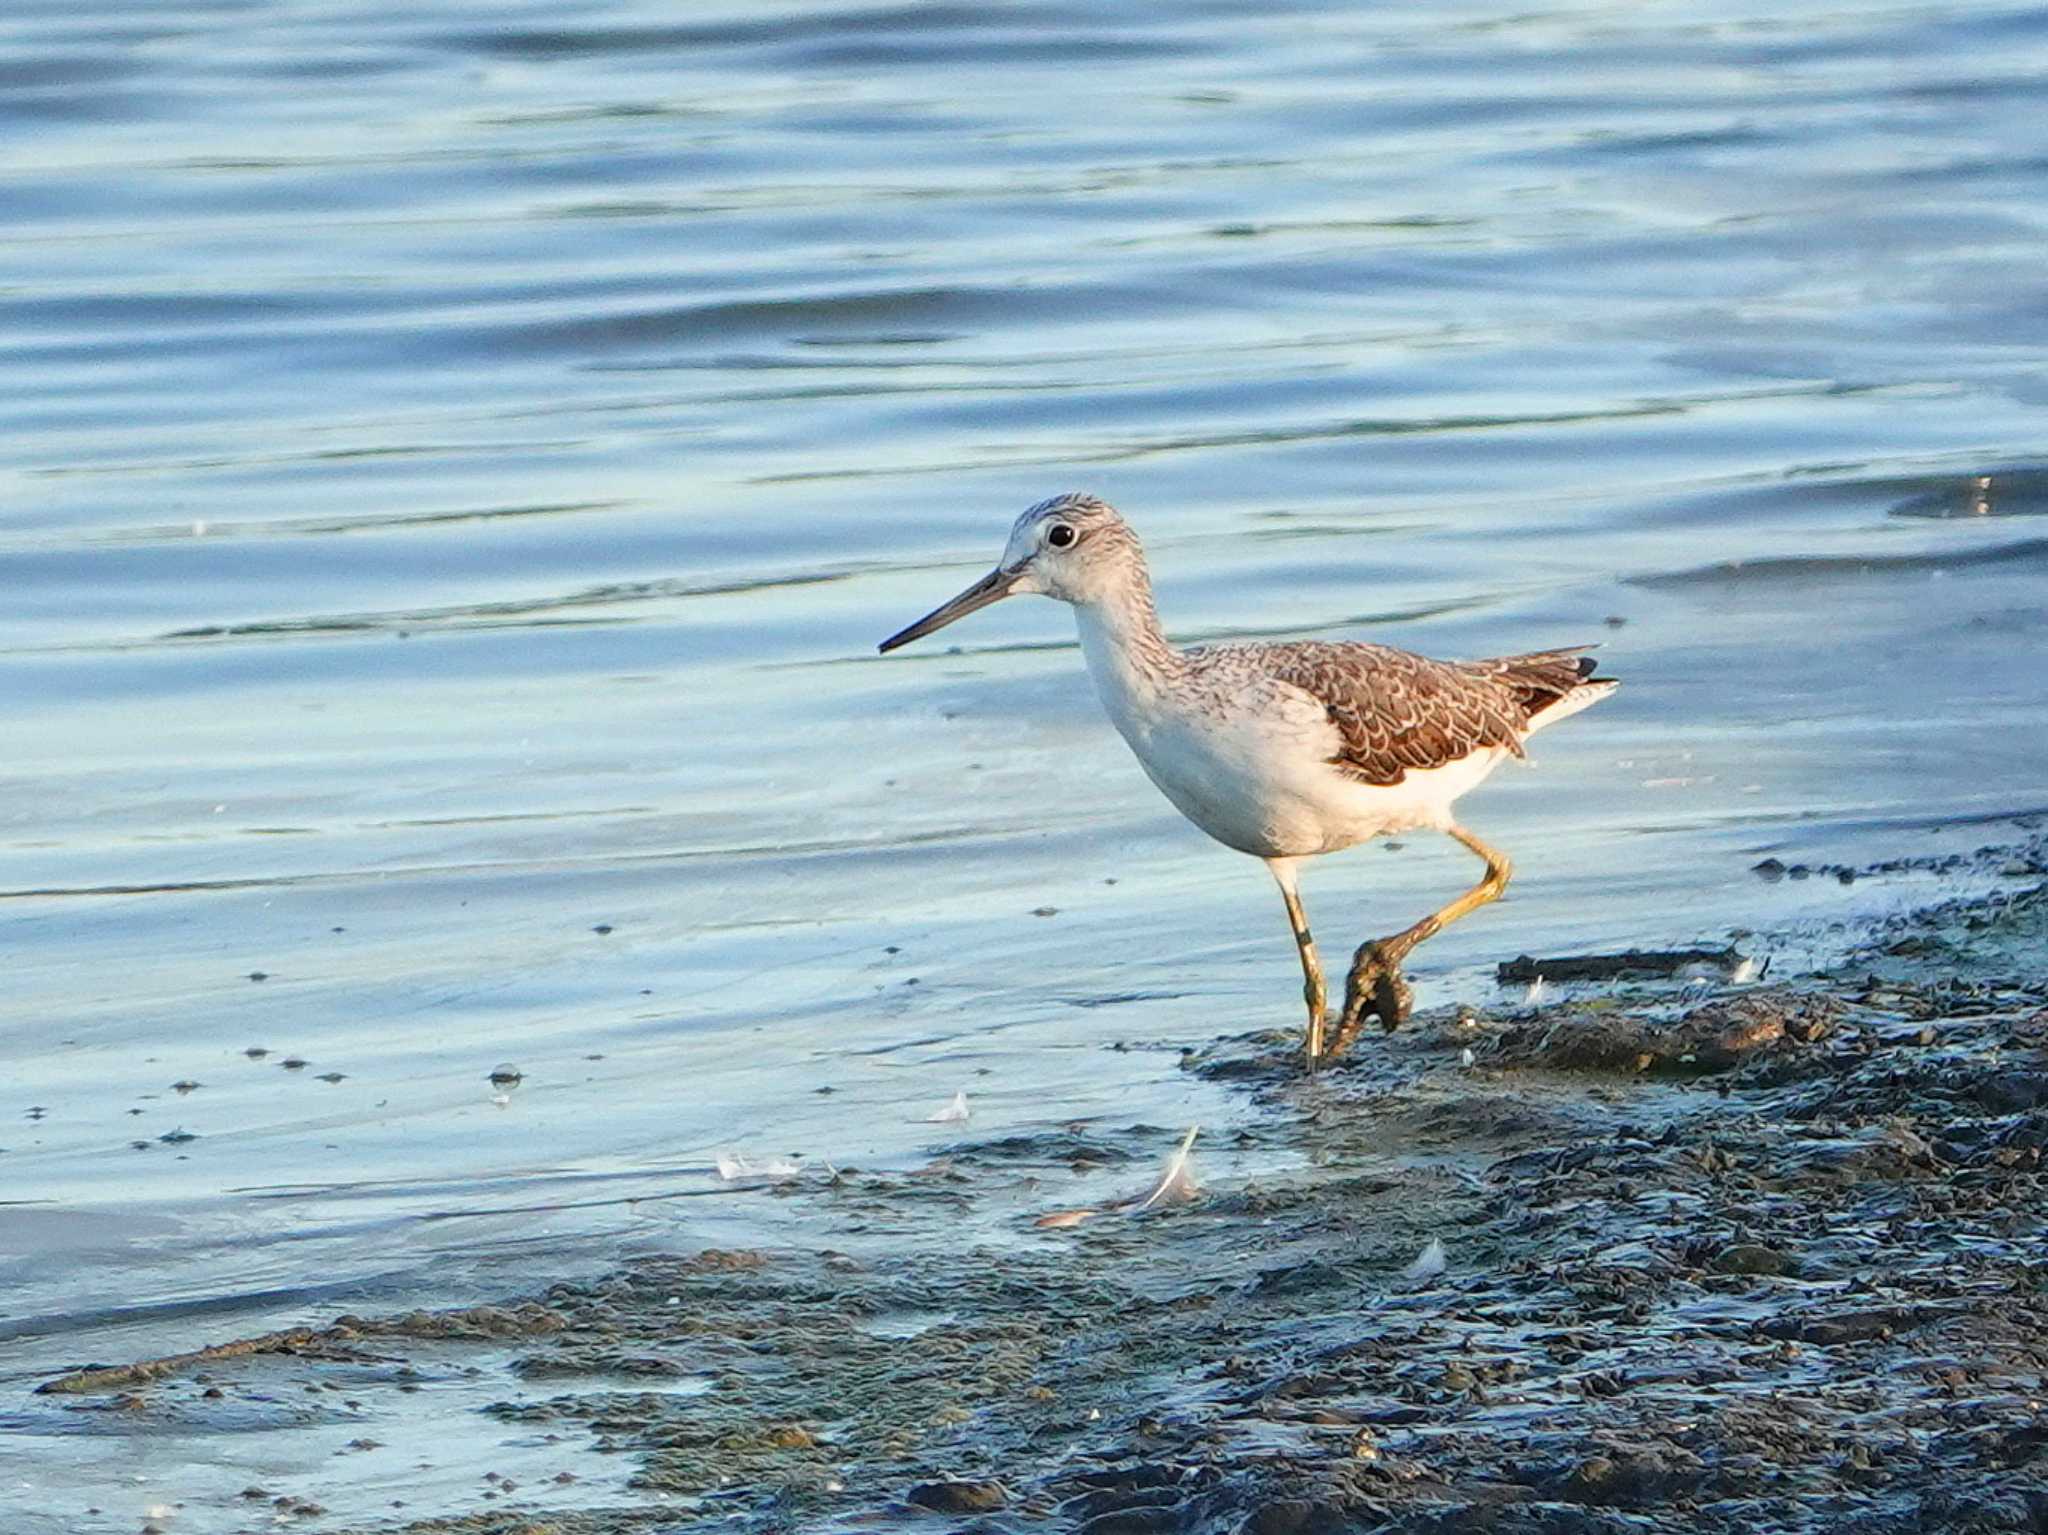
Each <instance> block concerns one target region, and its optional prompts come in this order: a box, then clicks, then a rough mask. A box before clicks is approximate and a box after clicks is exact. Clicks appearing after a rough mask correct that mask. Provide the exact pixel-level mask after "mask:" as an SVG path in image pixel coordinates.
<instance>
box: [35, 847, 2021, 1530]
mask: <svg viewBox="0 0 2048 1535" xmlns="http://www.w3.org/2000/svg"><path fill="white" fill-rule="evenodd" d="M2044 941H2048V887H2040V886H2034V887H2028V888H2025V889H2018V890H2012V891H2008V892H2007V893H2006V894H2004V895H2002V896H2000V897H1998V898H1996V899H1995V900H1991V901H1977V902H1971V903H1959V904H1957V905H1955V906H1952V907H1946V908H1941V909H1938V910H1936V911H1934V912H1931V913H1925V914H1922V915H1921V916H1920V917H1919V918H1916V919H1914V921H1913V922H1911V923H1910V924H1906V923H1902V924H1900V925H1899V926H1898V927H1897V929H1896V930H1891V931H1886V932H1884V933H1880V934H1879V935H1877V937H1876V938H1875V940H1874V941H1873V943H1872V945H1871V947H1870V950H1869V952H1868V953H1867V954H1866V955H1864V956H1861V957H1859V959H1858V961H1857V962H1856V963H1855V964H1853V965H1851V966H1848V967H1845V968H1844V969H1843V970H1842V971H1841V972H1840V973H1837V974H1833V975H1819V976H1812V977H1806V978H1803V979H1801V980H1799V981H1798V982H1796V983H1788V984H1774V985H1759V986H1751V987H1748V988H1745V989H1737V988H1732V987H1728V986H1725V985H1720V984H1718V983H1716V984H1703V983H1699V982H1695V983H1693V984H1691V985H1690V986H1676V985H1674V986H1671V987H1665V988H1662V989H1657V988H1637V989H1634V990H1626V991H1613V992H1608V993H1606V994H1603V995H1599V996H1593V997H1580V998H1576V999H1572V1000H1568V1001H1565V1002H1561V1003H1557V1004H1555V1005H1551V1006H1537V1007H1519V1008H1504V1009H1502V1010H1500V1011H1499V1012H1498V1014H1496V1015H1489V1014H1487V1013H1484V1012H1475V1011H1473V1010H1471V1009H1459V1010H1445V1011H1442V1012H1439V1013H1437V1014H1434V1015H1428V1016H1425V1017H1424V1018H1422V1019H1421V1020H1420V1021H1419V1022H1418V1023H1417V1024H1416V1025H1415V1026H1414V1027H1412V1028H1410V1029H1409V1030H1407V1031H1404V1032H1403V1033H1401V1034H1398V1035H1395V1036H1392V1037H1390V1038H1370V1039H1366V1040H1364V1041H1362V1042H1361V1044H1360V1046H1359V1047H1358V1049H1357V1051H1356V1052H1355V1055H1354V1057H1353V1058H1352V1059H1350V1060H1348V1061H1347V1062H1345V1063H1343V1064H1341V1065H1339V1066H1338V1067H1337V1068H1335V1069H1332V1070H1329V1071H1326V1072H1325V1073H1323V1074H1322V1075H1321V1076H1319V1077H1317V1078H1315V1079H1313V1080H1307V1079H1304V1078H1302V1077H1301V1076H1300V1075H1299V1073H1298V1071H1297V1070H1296V1067H1295V1064H1294V1062H1293V1060H1292V1059H1291V1056H1290V1054H1289V1052H1290V1050H1291V1048H1292V1046H1293V1044H1294V1041H1293V1040H1292V1039H1291V1038H1290V1037H1286V1036H1281V1035H1278V1034H1273V1035H1264V1034H1261V1035H1252V1036H1246V1037H1240V1038H1232V1039H1227V1040H1223V1041H1219V1042H1218V1043H1216V1044H1215V1045H1214V1046H1213V1047H1211V1048H1209V1049H1207V1050H1204V1051H1200V1052H1197V1053H1194V1054H1191V1055H1189V1056H1188V1057H1186V1059H1185V1061H1184V1063H1183V1068H1184V1069H1185V1070H1187V1071H1190V1072H1195V1073H1202V1074H1204V1075H1206V1076H1208V1077H1211V1078H1216V1079H1221V1080H1226V1081H1229V1082H1232V1083H1234V1084H1236V1085H1237V1086H1238V1087H1239V1088H1240V1090H1241V1091H1242V1092H1243V1093H1245V1094H1246V1095H1247V1096H1248V1098H1250V1099H1251V1100H1252V1102H1253V1103H1254V1105H1255V1107H1256V1110H1257V1112H1255V1113H1254V1114H1252V1115H1251V1116H1250V1117H1249V1118H1248V1120H1247V1122H1246V1124H1245V1126H1244V1127H1243V1128H1241V1129H1237V1130H1234V1131H1231V1132H1226V1133H1220V1134H1217V1135H1215V1136H1212V1137H1210V1138H1209V1140H1208V1141H1206V1142H1205V1143H1204V1144H1202V1145H1200V1146H1198V1147H1197V1156H1198V1158H1199V1159H1202V1160H1204V1161H1205V1162H1206V1171H1207V1175H1208V1181H1207V1183H1206V1184H1205V1185H1204V1186H1200V1187H1195V1188H1183V1187H1177V1188H1176V1189H1175V1191H1174V1193H1175V1197H1174V1198H1172V1199H1162V1200H1160V1201H1158V1202H1156V1203H1154V1204H1153V1205H1151V1206H1150V1207H1147V1208H1144V1209H1143V1210H1142V1212H1139V1213H1132V1212H1133V1210H1134V1209H1135V1206H1132V1205H1130V1204H1129V1203H1126V1205H1125V1206H1124V1207H1123V1208H1121V1209H1106V1210H1104V1211H1103V1213H1101V1214H1100V1215H1098V1216H1096V1217H1095V1218H1092V1219H1088V1220H1084V1221H1075V1222H1073V1223H1071V1224H1062V1225H1061V1226H1060V1227H1059V1228H1058V1229H1045V1228H1044V1227H1043V1226H1042V1225H1041V1224H1040V1223H1041V1221H1042V1220H1043V1219H1044V1217H1045V1216H1046V1214H1047V1213H1048V1212H1057V1211H1064V1210H1068V1209H1069V1208H1070V1207H1073V1206H1075V1205H1076V1204H1077V1203H1083V1204H1085V1203H1088V1202H1090V1199H1091V1192H1090V1191H1094V1190H1099V1189H1102V1188H1107V1187H1111V1186H1117V1185H1120V1184H1135V1185H1139V1186H1143V1185H1145V1184H1147V1183H1148V1182H1149V1181H1150V1180H1151V1179H1152V1178H1153V1176H1154V1175H1155V1173H1156V1169H1157V1158H1158V1155H1159V1153H1160V1151H1161V1150H1162V1149H1170V1148H1171V1147H1172V1146H1173V1144H1174V1143H1175V1142H1176V1140H1177V1139H1178V1138H1179V1130H1178V1127H1168V1126H1152V1125H1111V1124H1104V1123H1090V1124H1070V1125H1052V1126H1049V1127H1048V1128H1047V1129H1046V1130H1045V1131H1044V1132H1043V1133H1038V1134H1027V1135H1017V1136H1010V1137H1007V1138H1004V1139H1001V1140H980V1141H977V1140H975V1139H974V1138H972V1137H967V1138H965V1139H964V1140H963V1141H962V1142H961V1143H960V1144H958V1145H957V1146H955V1147H954V1148H953V1149H952V1150H951V1151H950V1152H949V1153H948V1154H946V1155H945V1156H943V1157H939V1158H936V1159H934V1160H933V1161H932V1162H930V1163H929V1164H927V1165H924V1166H921V1167H916V1168H912V1169H907V1170H891V1171H887V1172H876V1171H862V1170H858V1169H841V1170H839V1171H838V1172H836V1173H834V1174H831V1175H829V1176H826V1175H821V1176H818V1177H816V1178H814V1179H811V1180H810V1181H808V1182H802V1181H800V1182H794V1183H792V1184H790V1185H788V1186H786V1188H785V1189H784V1190H783V1191H782V1192H783V1194H784V1197H788V1198H793V1199H801V1200H804V1201H808V1202H811V1203H812V1204H813V1205H814V1206H815V1208H816V1212H817V1215H818V1220H819V1229H820V1230H821V1231H826V1232H829V1233H830V1235H829V1237H828V1238H826V1239H824V1240H821V1241H820V1242H818V1243H817V1244H815V1245H811V1246H804V1247H790V1246H783V1247H777V1248H774V1249H766V1250H744V1251H741V1250H730V1249H724V1250H720V1249H710V1250H698V1251H677V1252H672V1253H665V1254H660V1255H650V1256H644V1257H640V1258H637V1259H634V1260H633V1261H630V1262H626V1263H623V1264H622V1265H621V1266H620V1267H618V1268H617V1269H616V1270H615V1271H613V1272H611V1273H609V1274H607V1275H605V1276H603V1277H601V1278H599V1279H596V1280H594V1281H589V1282H579V1283H562V1284H554V1285H541V1286H537V1287H536V1289H535V1292H534V1293H532V1294H530V1295H527V1296H523V1297H507V1300H506V1304H505V1306H504V1307H503V1308H501V1309H495V1310H487V1311H485V1312H482V1313H478V1312H468V1313H450V1314H449V1320H448V1322H447V1323H446V1325H437V1324H435V1323H434V1322H433V1320H432V1319H431V1318H426V1317H420V1316H410V1317H403V1318H397V1319H393V1320H391V1321H387V1322H383V1323H378V1322H374V1321H364V1320H362V1319H359V1318H355V1319H348V1320H347V1321H345V1322H343V1323H340V1324H337V1325H336V1326H335V1327H333V1328H330V1329H327V1330H325V1331H319V1332H308V1333H306V1334H304V1335H272V1336H271V1337H270V1338H269V1339H267V1340H260V1341H262V1342H263V1343H264V1346H263V1347H261V1348H256V1349H250V1350H246V1351H244V1356H243V1357H239V1358H229V1357H228V1356H225V1355H219V1354H215V1355H209V1356H207V1357H204V1358H192V1359H185V1360H178V1361H172V1362H170V1363H169V1364H168V1365H167V1366H165V1367H162V1368H152V1367H138V1368H132V1369H128V1370H125V1371H123V1370H115V1371H113V1372H111V1373H108V1374H103V1375H101V1376H98V1377H91V1378H82V1379H78V1380H72V1381H68V1382H53V1383H51V1384H52V1385H54V1386H57V1387H58V1388H60V1389H61V1390H68V1391H83V1392H86V1393H95V1392H96V1393H99V1394H100V1396H99V1399H100V1400H102V1401H104V1400H106V1399H107V1397H108V1394H109V1393H114V1394H116V1395H115V1396H114V1397H113V1399H114V1400H117V1401H121V1402H125V1403H127V1404H129V1405H128V1407H127V1409H126V1410H130V1411H136V1410H149V1403H148V1402H147V1401H146V1400H145V1399H146V1398H147V1397H150V1396H156V1397H157V1398H158V1399H159V1409H160V1408H161V1399H162V1398H163V1397H164V1396H166V1395H168V1396H172V1397H178V1398H184V1397H191V1398H195V1399H196V1398H198V1397H199V1396H200V1395H201V1394H202V1393H205V1392H212V1393H214V1394H215V1395H216V1397H224V1398H226V1399H228V1400H232V1399H233V1398H234V1397H235V1396H236V1395H238V1394H251V1393H254V1394H261V1393H264V1392H272V1393H274V1392H276V1391H278V1390H280V1389H282V1388H285V1387H291V1388H293V1389H296V1387H297V1385H299V1384H304V1383H306V1382H312V1383H314V1384H316V1385H317V1384H318V1382H319V1380H320V1377H321V1375H322V1373H323V1372H326V1371H338V1370H350V1371H352V1372H353V1374H352V1376H351V1379H352V1382H353V1384H352V1385H351V1387H350V1395H351V1398H352V1400H351V1406H352V1407H356V1408H358V1409H359V1410H360V1411H362V1412H363V1413H364V1415H365V1416H366V1418H372V1419H374V1418H376V1417H378V1416H379V1415H380V1414H381V1415H384V1416H385V1417H386V1418H387V1420H398V1421H399V1422H400V1423H402V1418H403V1411H404V1409H403V1408H401V1407H400V1406H399V1405H398V1400H397V1398H396V1397H395V1395H394V1388H397V1389H414V1390H418V1389H420V1388H421V1387H423V1386H424V1387H425V1389H426V1390H427V1392H428V1393H431V1389H432V1384H433V1381H434V1380H435V1378H436V1376H437V1372H439V1371H445V1370H449V1369H455V1368H460V1369H464V1370H468V1371H470V1372H472V1373H474V1372H475V1371H477V1370H482V1371H484V1372H485V1373H486V1374H490V1373H493V1372H495V1373H496V1374H497V1375H498V1377H499V1378H500V1379H501V1380H502V1382H503V1384H504V1391H503V1394H502V1397H501V1398H500V1399H498V1400H497V1401H495V1402H494V1403H493V1404H492V1405H490V1406H489V1407H488V1408H487V1409H485V1411H486V1413H487V1415H488V1416H489V1417H490V1418H492V1419H493V1420H495V1421H496V1423H497V1424H498V1425H499V1427H500V1428H501V1429H502V1431H503V1434H504V1440H503V1442H504V1443H506V1444H508V1445H509V1444H515V1443H516V1444H521V1445H525V1446H527V1447H528V1449H529V1451H530V1450H531V1449H532V1447H534V1446H545V1447H547V1453H550V1454H556V1455H559V1457H560V1459H561V1463H562V1467H563V1469H562V1470H561V1472H560V1473H559V1474H558V1475H557V1476H556V1478H555V1479H554V1480H553V1482H552V1483H551V1484H550V1488H549V1491H550V1496H549V1497H548V1498H547V1499H546V1500H545V1502H544V1503H543V1502H541V1501H538V1500H536V1499H535V1498H534V1497H533V1496H532V1494H531V1492H530V1491H529V1490H528V1489H526V1488H522V1487H521V1486H519V1485H518V1484H515V1483H513V1482H511V1481H509V1480H505V1481H502V1482H501V1481H492V1482H491V1483H490V1485H489V1486H488V1488H487V1489H486V1492H485V1493H483V1494H480V1495H479V1501H478V1502H477V1503H476V1504H475V1505H474V1506H473V1507H471V1508H469V1509H467V1510H464V1511H460V1512H456V1513H452V1514H446V1515H437V1516H435V1517H430V1518H424V1519H418V1518H409V1517H408V1516H407V1515H405V1514H404V1513H402V1512H398V1511H394V1512H393V1513H392V1514H391V1516H390V1517H388V1518H385V1519H384V1520H383V1521H382V1522H377V1523H363V1522H362V1521H361V1520H356V1521H355V1522H354V1523H352V1524H350V1525H349V1527H350V1528H353V1529H361V1530H365V1531H367V1530H371V1529H374V1530H376V1531H378V1532H379V1535H393V1532H397V1531H407V1532H411V1535H430V1532H432V1535H441V1532H449V1535H453V1532H458V1531H460V1532H470V1535H484V1532H489V1535H514V1532H522V1535H541V1532H543V1531H545V1532H552V1535H597V1532H605V1531H641V1530H663V1529H683V1528H712V1527H716V1528H720V1529H733V1530H741V1531H755V1530H758V1531H770V1530H816V1531H833V1530H850V1529H856V1528H862V1529H873V1528H885V1527H886V1528H900V1527H916V1528H926V1527H928V1528H931V1529H933V1530H946V1531H954V1530H962V1531H968V1530H971V1531H985V1532H998V1531H1027V1530H1047V1529H1050V1530H1077V1531H1086V1532H1089V1535H1151V1532H1160V1535H1165V1532H1212V1531H1213V1532H1219V1535H1222V1532H1239V1531H1244V1532H1255V1535H1280V1532H1287V1531H1352V1530H1355V1531H1389V1532H1393V1531H1400V1532H1444V1535H1450V1532H1457V1531H1502V1532H1518V1535H1519V1532H1531V1535H1534V1532H1543V1535H1578V1532H1599V1535H1622V1532H1633V1531H1662V1530H1671V1531H1678V1530H1705V1531H1731V1532H1733V1531H1744V1532H1750V1531H1762V1530H1773V1531H1775V1530H1786V1531H1821V1530H1828V1531H1855V1532H1863V1535H1890V1532H1898V1535H1905V1532H1908V1531H1927V1530H1953V1531H1983V1532H1990V1531H2023V1530H2040V1529H2048V1414H2044V1411H2043V1377H2044V1371H2048V1244H2044V1224H2048V1222H2044V1213H2048V1206H2044V1201H2043V1196H2044V1193H2048V1189H2044V1183H2043V1169H2042V1157H2043V1149H2044V1147H2048V963H2044V962H2043V959H2042V946H2043V944H2044ZM1077 1189H1078V1190H1080V1191H1081V1193H1080V1195H1079V1197H1078V1198H1077V1192H1076V1191H1077ZM1439 1244H1440V1245H1439ZM409 1340H424V1343H423V1346H429V1352H430V1353H431V1355H432V1357H431V1358H430V1359H428V1358H414V1357H411V1356H410V1355H408V1354H407V1352H406V1351H407V1348H408V1345H409ZM371 1356H374V1358H376V1359H378V1360H382V1361H385V1364H384V1365H382V1366H381V1367H380V1368H381V1369H382V1371H383V1373H382V1374H371V1373H369V1372H368V1371H367V1370H366V1364H367V1362H368V1359H369V1358H370V1357H371ZM401 1356H403V1357H401ZM394 1360H396V1361H397V1362H396V1363H393V1362H392V1361H394ZM380 1394H381V1395H382V1396H383V1398H384V1400H382V1401H381V1402H380V1401H379V1396H380ZM192 1405H193V1404H190V1403H188V1404H187V1407H188V1410H189V1409H190V1408H191V1406H192ZM394 1426H396V1425H394ZM379 1437H382V1438H391V1437H395V1436H394V1435H393V1434H390V1433H382V1434H380V1435H379ZM594 1457H601V1458H603V1459H604V1460H605V1462H606V1463H607V1464H608V1465H613V1466H616V1465H618V1464H619V1463H620V1462H621V1461H623V1462H624V1463H626V1464H628V1465H630V1467H631V1472H630V1480H629V1481H628V1482H627V1483H626V1484H625V1487H624V1490H623V1492H618V1491H616V1490H615V1491H614V1492H613V1493H612V1494H611V1495H608V1496H607V1497H606V1498H605V1499H604V1500H603V1506H590V1503H589V1502H584V1503H582V1504H581V1505H580V1506H579V1504H578V1501H577V1499H576V1498H575V1497H574V1495H573V1488H572V1487H571V1484H572V1483H574V1482H575V1481H576V1479H577V1469H578V1468H582V1467H585V1466H587V1465H589V1464H591V1463H592V1461H593V1458H594ZM565 1489H568V1491H567V1492H565V1491H564V1490H565ZM257 1490H258V1491H260V1492H263V1493H265V1494H266V1495H268V1494H271V1493H273V1492H274V1493H275V1494H276V1497H275V1498H274V1499H272V1498H267V1499H266V1501H265V1502H263V1503H261V1504H258V1505H255V1506H254V1507H252V1509H251V1511H250V1517H249V1519H248V1521H247V1522H248V1527H250V1528H256V1527H259V1525H262V1526H266V1527H267V1525H268V1524H269V1523H270V1522H272V1521H274V1520H275V1519H276V1518H277V1517H278V1514H277V1510H279V1509H282V1510H284V1511H285V1516H286V1517H287V1518H289V1519H290V1520H291V1521H292V1522H293V1523H295V1524H299V1525H302V1526H303V1527H309V1528H310V1527H315V1525H316V1524H317V1526H318V1527H321V1528H337V1527H339V1526H340V1525H341V1524H342V1523H344V1521H343V1520H342V1518H341V1516H340V1515H335V1516H321V1515H320V1514H319V1512H318V1505H317V1504H307V1503H299V1502H293V1501H277V1500H278V1499H284V1500H291V1499H295V1498H298V1497H299V1496H300V1494H299V1493H298V1492H297V1491H296V1490H295V1489H292V1488H278V1489H270V1488H262V1489H257ZM273 1505H274V1506H273ZM299 1507H310V1508H312V1509H313V1512H312V1513H309V1514H307V1515H305V1516H303V1517H302V1516H299V1515H297V1514H294V1513H292V1510H293V1509H295V1508H299Z"/></svg>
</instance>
